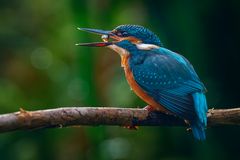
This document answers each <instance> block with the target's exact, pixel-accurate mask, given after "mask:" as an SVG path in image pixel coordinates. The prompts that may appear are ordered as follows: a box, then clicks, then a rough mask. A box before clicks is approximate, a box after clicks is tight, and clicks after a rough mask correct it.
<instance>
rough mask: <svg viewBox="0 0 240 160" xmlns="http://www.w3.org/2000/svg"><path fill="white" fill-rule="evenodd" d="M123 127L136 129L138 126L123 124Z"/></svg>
mask: <svg viewBox="0 0 240 160" xmlns="http://www.w3.org/2000/svg"><path fill="white" fill-rule="evenodd" d="M123 128H127V129H129V130H137V129H138V128H139V127H138V126H135V125H128V126H123Z"/></svg>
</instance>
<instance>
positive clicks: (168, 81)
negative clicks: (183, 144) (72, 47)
mask: <svg viewBox="0 0 240 160" xmlns="http://www.w3.org/2000/svg"><path fill="white" fill-rule="evenodd" d="M78 29H79V30H81V31H86V32H90V33H95V34H98V35H101V39H102V42H92V43H78V44H76V45H78V46H89V47H108V48H110V49H112V50H114V51H115V52H117V53H118V54H119V55H120V57H121V66H122V67H123V69H124V72H125V77H126V79H127V81H128V83H129V85H130V87H131V89H132V90H133V91H134V92H135V94H136V95H137V96H138V97H140V98H141V99H142V100H143V101H145V102H146V103H147V104H148V105H147V106H146V107H145V109H147V110H149V111H153V110H156V111H160V112H164V113H167V114H173V115H175V116H177V117H179V118H182V119H183V120H185V121H186V122H187V123H188V124H189V125H190V128H191V130H192V133H193V136H194V138H195V139H197V140H199V141H203V140H205V139H206V134H205V129H206V126H207V110H208V107H207V100H206V96H205V94H206V91H207V90H206V87H205V86H204V84H203V83H202V82H201V80H200V78H199V76H198V75H197V73H196V71H195V70H194V68H193V66H192V64H191V63H190V62H189V61H188V60H187V59H186V58H185V57H184V56H183V55H180V54H179V53H176V52H173V51H171V50H169V49H167V48H165V47H164V46H163V44H162V42H161V41H160V39H159V37H158V36H157V35H156V34H155V33H154V32H152V31H151V30H149V29H147V28H145V27H143V26H140V25H132V24H126V25H120V26H117V27H116V28H114V29H113V30H101V29H91V28H78Z"/></svg>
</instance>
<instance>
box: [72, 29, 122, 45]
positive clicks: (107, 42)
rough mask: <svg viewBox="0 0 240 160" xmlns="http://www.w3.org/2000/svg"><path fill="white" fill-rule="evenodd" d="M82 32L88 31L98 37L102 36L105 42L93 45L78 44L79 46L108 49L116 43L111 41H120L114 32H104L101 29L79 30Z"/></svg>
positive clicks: (93, 43)
mask: <svg viewBox="0 0 240 160" xmlns="http://www.w3.org/2000/svg"><path fill="white" fill-rule="evenodd" d="M77 29H78V30H81V31H86V32H90V33H94V34H98V35H102V37H101V38H102V40H103V42H92V43H78V44H76V45H77V46H89V47H106V46H109V45H112V44H114V43H115V42H116V41H110V38H111V39H114V40H119V38H118V37H117V36H116V35H115V34H114V33H113V32H112V31H104V30H100V29H90V28H77Z"/></svg>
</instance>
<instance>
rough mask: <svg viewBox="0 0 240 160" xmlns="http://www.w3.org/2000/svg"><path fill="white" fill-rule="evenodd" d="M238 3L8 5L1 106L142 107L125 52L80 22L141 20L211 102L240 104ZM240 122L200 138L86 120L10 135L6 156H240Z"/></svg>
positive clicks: (0, 150) (0, 51)
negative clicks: (189, 68)
mask: <svg viewBox="0 0 240 160" xmlns="http://www.w3.org/2000/svg"><path fill="white" fill-rule="evenodd" d="M239 8H240V4H239V2H238V1H224V2H221V1H217V0H212V1H207V0H204V1H196V2H194V1H165V2H162V1H148V0H133V1H128V0H118V1H113V0H112V1H111V0H99V1H97V0H88V1H84V0H69V1H63V0H60V1H47V0H41V1H31V0H23V1H21V2H20V1H17V0H12V1H6V0H2V1H1V2H0V112H1V113H6V112H13V111H16V110H18V108H19V107H23V108H24V109H26V110H37V109H44V108H51V107H57V106H116V107H119V106H124V107H127V106H136V107H137V106H141V107H143V106H144V105H145V104H144V103H143V102H142V101H141V100H139V98H137V97H136V96H135V95H134V93H132V92H131V91H130V89H129V86H128V84H127V82H126V80H125V78H124V75H123V71H122V69H121V67H120V58H119V57H118V55H117V54H116V53H113V51H110V50H108V49H104V48H102V49H99V48H97V49H93V48H84V47H77V46H75V43H78V42H93V41H99V40H100V37H99V38H96V37H97V36H96V35H91V34H86V33H83V32H79V31H78V30H77V29H76V27H88V28H99V29H107V30H109V29H112V28H115V27H116V26H118V25H120V24H139V25H143V26H145V27H146V28H149V29H150V30H152V31H153V32H154V33H156V34H157V35H158V36H159V37H160V39H161V42H162V43H163V44H164V46H165V47H166V48H170V49H171V50H173V51H175V52H179V53H181V54H182V55H184V56H185V57H186V58H187V59H189V61H190V62H191V63H192V64H193V65H194V68H195V69H196V71H197V73H198V74H199V77H201V80H202V81H203V82H204V84H205V85H206V88H207V89H208V92H207V99H208V104H209V108H212V107H215V108H220V107H224V108H227V107H229V108H231V107H235V106H236V107H239V105H240V99H239V90H240V83H239V82H240V76H239V57H240V56H239V44H238V43H239V37H240V10H239ZM239 135H240V129H239V127H225V128H215V129H211V128H210V129H208V130H207V141H205V142H203V143H199V142H197V141H194V139H193V138H192V137H191V134H188V133H187V132H186V131H185V130H184V129H183V128H176V127H164V128H163V127H141V128H140V129H139V130H138V131H129V130H127V129H123V128H121V127H101V126H100V127H81V128H66V129H49V130H40V131H30V132H15V133H6V134H2V135H0V159H1V160H5V159H8V160H9V159H10V160H11V159H14V160H15V159H19V160H27V159H34V160H40V159H59V160H72V159H99V160H105V159H133V160H135V159H237V158H239V157H240V153H239V144H240V139H239Z"/></svg>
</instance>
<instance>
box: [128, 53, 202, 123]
mask: <svg viewBox="0 0 240 160" xmlns="http://www.w3.org/2000/svg"><path fill="white" fill-rule="evenodd" d="M147 52H148V53H145V54H147V56H145V58H144V60H142V61H141V63H134V59H132V61H131V62H130V67H131V70H132V73H133V76H134V78H135V80H136V82H137V83H138V85H139V86H140V87H141V88H142V89H143V90H144V91H145V92H146V93H147V94H148V95H150V96H151V97H153V98H154V100H155V101H157V102H158V103H160V104H161V105H163V106H164V107H166V109H168V110H169V111H171V112H173V113H175V114H177V115H178V116H180V117H182V118H186V119H189V120H191V119H193V117H194V116H195V114H196V113H195V109H194V102H193V98H192V95H191V93H195V92H203V91H204V90H205V87H204V85H203V84H202V83H201V81H200V80H199V78H198V76H197V74H196V72H195V71H194V69H193V67H192V65H191V64H190V63H189V62H188V61H187V60H186V59H185V58H184V57H182V56H181V55H178V54H176V53H173V52H171V51H169V54H166V53H164V54H159V52H162V51H160V50H155V51H147ZM164 52H168V50H167V51H164Z"/></svg>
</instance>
